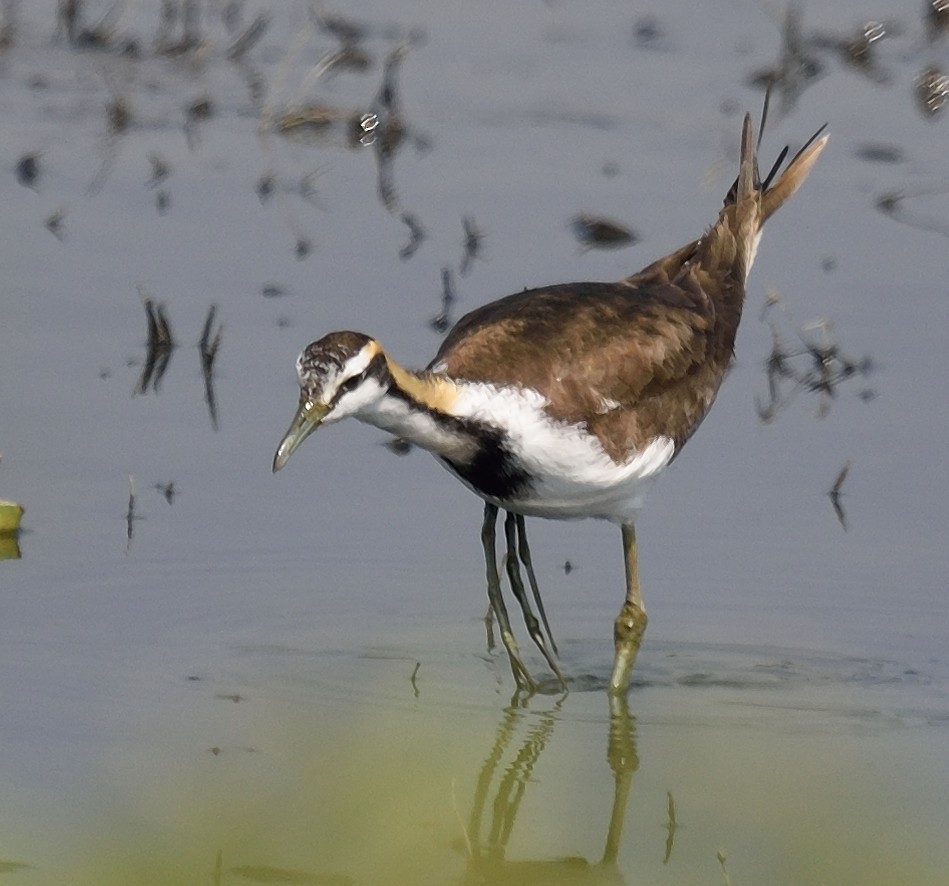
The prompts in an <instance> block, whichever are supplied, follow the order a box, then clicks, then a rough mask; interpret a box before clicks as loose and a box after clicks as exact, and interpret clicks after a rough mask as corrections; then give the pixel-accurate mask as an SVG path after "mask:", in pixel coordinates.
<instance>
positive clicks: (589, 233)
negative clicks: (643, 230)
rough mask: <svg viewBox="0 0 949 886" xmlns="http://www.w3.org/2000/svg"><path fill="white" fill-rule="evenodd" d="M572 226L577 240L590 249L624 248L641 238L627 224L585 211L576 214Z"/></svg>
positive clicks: (571, 222) (571, 221)
mask: <svg viewBox="0 0 949 886" xmlns="http://www.w3.org/2000/svg"><path fill="white" fill-rule="evenodd" d="M570 226H571V227H572V228H573V233H574V236H576V238H577V240H579V241H580V243H581V244H583V245H584V246H586V247H588V248H590V249H622V248H624V247H626V246H631V245H632V244H633V243H635V242H636V241H637V240H638V239H639V238H638V237H637V236H636V234H635V233H634V232H633V231H632V229H630V228H627V227H626V226H625V225H622V224H620V223H619V222H615V221H612V220H611V219H608V218H602V217H600V216H595V215H590V214H589V213H585V212H581V213H578V214H577V215H575V216H574V217H573V218H572V219H571V220H570Z"/></svg>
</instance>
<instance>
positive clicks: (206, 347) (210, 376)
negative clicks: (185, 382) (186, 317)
mask: <svg viewBox="0 0 949 886" xmlns="http://www.w3.org/2000/svg"><path fill="white" fill-rule="evenodd" d="M216 312H217V306H216V305H211V307H210V309H209V310H208V316H207V319H206V320H205V321H204V329H203V330H202V332H201V341H200V342H199V348H200V352H201V374H202V375H203V376H204V402H205V403H207V404H208V413H209V414H210V416H211V427H212V428H214V430H215V431H216V430H217V428H218V419H217V399H216V398H215V395H214V359H215V357H217V352H218V348H220V346H221V335H222V334H223V332H224V325H223V324H220V325H218V328H217V330H216V331H215V332H214V334H213V336H212V334H211V331H212V329H213V327H214V315H215V313H216Z"/></svg>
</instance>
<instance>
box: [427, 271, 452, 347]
mask: <svg viewBox="0 0 949 886" xmlns="http://www.w3.org/2000/svg"><path fill="white" fill-rule="evenodd" d="M454 304H455V281H454V278H453V277H452V273H451V268H442V309H441V310H440V311H439V312H438V313H437V314H436V315H435V316H434V317H432V319H431V321H430V323H431V327H432V329H434V330H435V331H436V332H447V331H448V327H449V326H451V309H452V306H453V305H454Z"/></svg>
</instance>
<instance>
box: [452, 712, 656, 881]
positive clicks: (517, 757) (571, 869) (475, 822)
mask: <svg viewBox="0 0 949 886" xmlns="http://www.w3.org/2000/svg"><path fill="white" fill-rule="evenodd" d="M562 704H563V699H561V700H560V701H558V702H557V703H556V704H555V705H554V706H553V708H552V709H551V710H549V711H545V712H543V713H538V712H536V711H529V710H526V709H525V708H524V707H521V706H518V705H513V704H512V705H511V706H510V707H508V708H506V709H505V711H504V714H503V716H502V718H501V722H500V724H499V725H498V729H497V734H496V735H495V740H494V744H493V746H492V747H491V750H490V752H489V753H488V756H487V758H486V759H485V761H484V764H483V765H482V767H481V771H480V773H479V775H478V780H477V783H476V787H475V794H474V800H473V803H472V807H471V814H470V815H469V817H468V823H467V831H466V834H465V837H466V843H467V846H466V849H467V853H468V872H467V877H466V878H465V882H466V883H492V884H503V883H516V884H518V886H529V884H533V883H544V884H549V883H560V882H564V881H567V882H570V883H589V884H597V883H604V884H605V883H613V884H618V883H622V882H623V877H622V874H621V873H620V871H619V868H618V866H617V863H616V862H617V857H618V855H619V847H620V841H621V838H622V834H623V824H624V822H625V819H626V809H627V806H628V804H629V792H630V787H631V785H632V780H633V774H634V773H635V772H636V770H637V769H638V768H639V757H638V755H637V753H636V721H635V719H634V717H633V716H632V715H631V714H630V712H629V706H628V704H627V701H626V697H625V696H623V695H612V696H610V697H609V704H610V718H609V737H608V741H607V751H606V757H607V761H608V762H609V765H610V769H612V771H613V798H612V804H611V807H610V817H609V822H608V824H607V829H606V837H605V843H604V847H603V853H602V855H601V856H600V858H599V859H598V860H596V861H590V860H589V859H587V858H584V857H583V856H579V855H569V856H560V857H553V858H540V859H521V860H517V861H514V860H511V859H509V858H508V857H507V850H508V844H509V842H510V839H511V835H512V833H513V831H514V825H515V824H516V822H517V816H518V813H519V811H520V808H521V803H522V801H523V800H524V797H525V795H526V793H527V788H528V785H530V784H532V783H533V781H534V770H535V768H536V767H537V765H538V763H539V761H540V756H541V754H542V753H543V752H544V750H545V748H546V747H547V746H548V744H549V743H550V741H551V739H552V737H553V732H554V727H555V726H556V723H557V720H558V718H559V715H560V711H561V705H562ZM528 718H530V720H528ZM527 722H530V724H531V725H530V726H528V727H527V731H526V735H524V737H523V739H522V740H521V742H520V744H519V745H517V744H515V739H516V736H517V735H518V733H520V732H521V731H523V728H524V726H525V724H526V723H527ZM499 772H500V773H501V774H500V777H499V778H498V777H497V776H498V773H499ZM488 810H490V813H488ZM669 834H670V835H669V840H668V846H667V850H666V852H667V854H666V858H667V859H668V856H669V854H671V851H672V841H673V839H674V830H670V832H669Z"/></svg>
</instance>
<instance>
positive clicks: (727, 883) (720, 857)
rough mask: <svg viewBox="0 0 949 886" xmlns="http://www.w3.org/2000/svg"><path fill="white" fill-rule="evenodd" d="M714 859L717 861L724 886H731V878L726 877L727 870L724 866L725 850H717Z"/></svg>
mask: <svg viewBox="0 0 949 886" xmlns="http://www.w3.org/2000/svg"><path fill="white" fill-rule="evenodd" d="M715 857H716V858H717V859H718V864H719V867H720V868H721V869H722V876H723V877H724V878H725V886H732V881H731V878H730V877H729V876H728V868H727V867H726V866H725V861H726V858H725V850H724V849H719V850H718V852H716V853H715Z"/></svg>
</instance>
